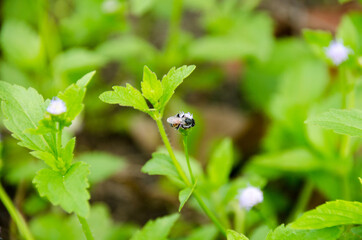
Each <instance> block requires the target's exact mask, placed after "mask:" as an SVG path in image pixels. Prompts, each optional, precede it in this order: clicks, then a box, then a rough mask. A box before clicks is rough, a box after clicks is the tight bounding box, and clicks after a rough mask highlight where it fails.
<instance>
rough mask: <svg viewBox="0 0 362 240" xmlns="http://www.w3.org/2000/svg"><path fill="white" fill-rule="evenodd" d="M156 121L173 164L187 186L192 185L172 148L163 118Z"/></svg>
mask: <svg viewBox="0 0 362 240" xmlns="http://www.w3.org/2000/svg"><path fill="white" fill-rule="evenodd" d="M156 123H157V127H158V130H159V131H160V135H161V138H162V141H163V143H164V144H165V147H166V149H167V151H168V154H169V155H170V157H171V159H172V162H173V164H174V165H175V167H176V170H177V172H178V174H179V175H180V177H181V179H182V181H183V182H184V183H185V184H186V185H187V186H189V187H191V186H192V185H191V183H190V181H189V179H188V178H187V176H186V174H185V172H184V171H183V170H182V167H181V165H180V163H179V162H178V161H177V159H176V156H175V154H174V153H173V150H172V147H171V144H170V141H169V140H168V138H167V135H166V131H165V128H164V127H163V124H162V120H161V119H157V120H156Z"/></svg>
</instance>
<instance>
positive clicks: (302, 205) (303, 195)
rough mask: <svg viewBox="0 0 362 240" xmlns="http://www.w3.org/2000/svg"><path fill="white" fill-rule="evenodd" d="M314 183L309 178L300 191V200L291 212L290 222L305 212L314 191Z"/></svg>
mask: <svg viewBox="0 0 362 240" xmlns="http://www.w3.org/2000/svg"><path fill="white" fill-rule="evenodd" d="M313 188H314V184H313V183H312V182H311V181H309V180H307V181H306V182H305V183H304V186H303V189H302V191H301V192H300V195H299V198H298V202H297V204H296V205H295V207H294V210H293V212H292V213H291V214H290V216H289V219H288V222H292V221H294V220H295V219H297V218H298V216H299V215H300V214H301V213H303V212H304V211H305V209H306V207H307V205H308V202H309V199H310V197H311V195H312V193H313Z"/></svg>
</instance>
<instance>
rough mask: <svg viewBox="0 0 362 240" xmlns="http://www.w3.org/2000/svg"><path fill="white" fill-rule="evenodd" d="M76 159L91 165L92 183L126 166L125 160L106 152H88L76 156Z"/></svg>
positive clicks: (90, 176)
mask: <svg viewBox="0 0 362 240" xmlns="http://www.w3.org/2000/svg"><path fill="white" fill-rule="evenodd" d="M76 161H83V162H86V163H88V164H89V165H90V175H89V177H88V179H89V182H90V183H91V184H94V183H98V182H101V181H103V180H105V179H107V178H109V177H110V176H112V175H114V174H115V173H117V172H119V171H120V170H121V169H122V168H123V167H124V166H125V160H124V159H123V158H121V157H118V156H114V155H112V154H109V153H106V152H87V153H83V154H81V155H80V156H78V157H77V158H76Z"/></svg>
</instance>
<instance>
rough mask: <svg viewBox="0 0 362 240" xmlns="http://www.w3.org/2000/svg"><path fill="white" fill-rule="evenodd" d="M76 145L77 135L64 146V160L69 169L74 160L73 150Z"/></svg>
mask: <svg viewBox="0 0 362 240" xmlns="http://www.w3.org/2000/svg"><path fill="white" fill-rule="evenodd" d="M74 147H75V137H74V138H72V139H70V140H69V141H68V143H67V144H66V145H65V147H63V148H62V154H61V155H62V160H63V162H64V165H65V168H66V169H68V168H69V167H70V165H71V164H72V160H73V156H74V154H73V151H74Z"/></svg>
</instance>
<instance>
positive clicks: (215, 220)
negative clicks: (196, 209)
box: [194, 189, 226, 236]
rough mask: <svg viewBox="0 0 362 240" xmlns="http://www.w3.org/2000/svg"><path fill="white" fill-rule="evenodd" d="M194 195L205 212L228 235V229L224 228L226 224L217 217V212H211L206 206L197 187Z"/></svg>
mask: <svg viewBox="0 0 362 240" xmlns="http://www.w3.org/2000/svg"><path fill="white" fill-rule="evenodd" d="M194 197H195V198H196V200H197V202H198V203H199V205H200V207H201V208H202V210H204V212H205V213H206V215H207V216H208V217H209V218H210V219H211V221H213V223H214V224H215V225H216V227H217V228H218V229H219V230H220V232H221V233H222V234H223V235H224V236H226V230H225V228H224V226H223V225H222V224H221V222H220V221H219V220H218V219H217V218H216V216H215V214H214V213H213V212H211V210H210V209H209V208H208V207H207V206H206V204H205V202H204V200H202V198H201V196H200V194H199V192H198V191H197V189H195V191H194Z"/></svg>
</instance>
